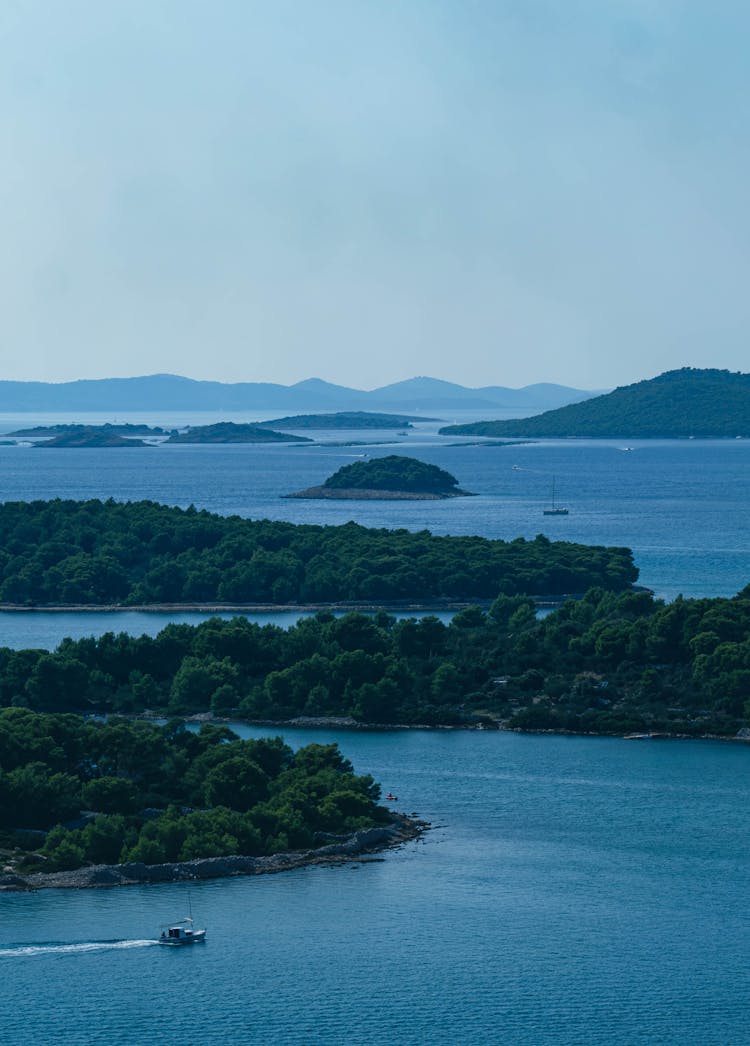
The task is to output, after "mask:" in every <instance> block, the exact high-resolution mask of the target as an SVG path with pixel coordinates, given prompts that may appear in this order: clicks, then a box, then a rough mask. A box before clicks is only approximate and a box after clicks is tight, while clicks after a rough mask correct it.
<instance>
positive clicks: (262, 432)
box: [165, 421, 311, 443]
mask: <svg viewBox="0 0 750 1046" xmlns="http://www.w3.org/2000/svg"><path fill="white" fill-rule="evenodd" d="M165 442H166V443H310V442H311V441H310V440H309V439H308V438H307V436H290V435H289V433H288V432H275V431H274V430H273V429H266V428H261V426H260V425H236V424H235V423H234V422H232V421H221V422H219V423H218V424H217V425H194V426H192V427H191V428H189V429H188V430H187V432H173V433H172V435H171V436H170V437H169V439H168V440H165Z"/></svg>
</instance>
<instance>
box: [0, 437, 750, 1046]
mask: <svg viewBox="0 0 750 1046" xmlns="http://www.w3.org/2000/svg"><path fill="white" fill-rule="evenodd" d="M26 420H27V423H28V424H31V423H32V421H31V419H26ZM37 420H41V419H34V421H35V422H36V421H37ZM50 420H51V419H50ZM55 420H58V419H55ZM65 420H79V419H65ZM101 420H105V419H101ZM129 420H135V419H129ZM143 420H149V421H151V422H158V421H160V420H162V421H163V420H166V419H159V418H148V419H143ZM184 420H194V419H184ZM450 420H453V419H450ZM180 423H183V422H182V421H181V422H180ZM0 428H2V425H0ZM434 428H435V427H434V426H433V427H432V428H430V426H429V425H421V426H419V427H418V430H417V431H416V432H412V433H410V434H409V436H407V437H404V438H403V445H402V446H399V447H398V451H399V453H414V454H417V455H418V456H419V457H420V458H422V459H423V460H426V461H431V462H433V463H435V464H437V465H440V466H441V467H443V468H448V469H449V470H450V471H451V472H453V473H454V474H455V475H456V476H457V477H458V478H459V482H460V484H461V485H462V486H464V487H465V488H467V489H469V490H474V491H476V492H477V493H478V495H479V496H478V497H475V498H467V499H463V500H455V501H448V502H402V503H393V502H332V503H321V502H307V501H287V500H283V499H282V497H281V495H282V494H284V493H288V492H289V491H292V490H296V489H300V488H302V487H306V486H310V485H312V484H314V483H317V482H320V481H321V480H322V479H323V478H325V476H327V475H328V474H329V473H330V472H331V471H333V470H334V469H335V468H337V467H339V466H340V465H341V464H345V463H347V462H349V461H352V460H356V458H355V455H357V454H359V453H368V454H370V455H373V456H374V455H375V454H381V453H391V452H393V448H391V447H375V446H373V447H372V448H370V449H369V450H368V449H365V448H343V447H331V446H328V447H326V446H305V447H290V446H278V447H259V446H255V447H253V446H244V447H188V446H174V447H161V448H155V449H154V450H153V451H151V450H148V451H145V450H144V451H136V450H124V451H119V450H108V451H94V450H91V451H84V450H70V451H63V450H60V451H42V450H34V449H31V448H22V447H0V491H1V492H2V497H3V498H4V499H8V500H10V499H17V498H23V499H27V498H49V497H78V498H84V497H109V496H112V497H115V498H120V499H125V498H129V499H132V498H143V497H146V498H152V499H154V500H156V501H162V502H166V503H168V504H176V505H188V504H191V503H193V504H195V505H196V506H198V507H201V508H208V509H211V510H213V511H217V512H223V513H229V512H237V513H240V514H241V515H245V516H254V517H260V516H267V517H270V518H277V519H289V520H292V521H295V522H316V523H317V522H330V523H337V522H344V521H346V520H348V519H356V520H357V521H358V522H361V523H363V524H367V525H374V526H388V527H392V526H404V527H408V528H409V529H419V528H421V527H427V528H429V529H431V530H433V531H435V532H437V533H456V534H458V533H465V534H469V533H479V534H484V535H486V536H488V537H502V538H513V537H516V536H518V535H523V536H526V537H533V536H534V535H535V534H537V533H539V532H543V533H546V534H548V536H550V537H551V538H557V537H567V538H570V539H571V540H575V541H583V542H587V543H590V542H593V543H600V544H616V545H628V546H630V547H632V548H633V549H634V551H635V557H636V562H637V563H638V565H639V566H640V567H641V581H642V582H643V583H644V584H646V585H650V586H651V587H653V588H654V589H655V590H656V591H657V593H658V594H659V595H661V596H664V597H666V598H673V597H674V596H675V595H676V594H677V593H678V592H683V593H685V594H686V595H694V596H702V595H717V594H723V595H731V594H733V593H734V592H736V591H737V590H738V589H739V588H741V587H743V586H744V585H745V584H747V583H748V581H749V580H750V569H748V568H749V566H750V564H749V563H748V544H749V542H748V537H749V534H748V513H747V505H748V493H750V490H749V479H748V464H749V463H750V460H749V459H748V454H749V453H750V448H749V446H748V443H747V442H745V441H723V442H702V441H697V440H695V441H689V442H659V441H649V442H639V443H633V444H632V445H630V446H632V449H625V448H626V446H627V444H626V443H625V441H622V442H616V441H605V442H593V441H569V442H560V443H552V442H550V443H536V444H529V445H524V446H517V447H505V448H499V447H496V448H492V447H481V448H480V447H470V446H448V445H446V441H445V440H442V439H440V438H439V437H437V436H436V435H435V432H434ZM380 435H382V434H380ZM348 436H351V438H357V439H361V438H363V437H362V433H351V434H341V433H337V434H336V439H337V440H339V439H344V438H347V437H348ZM373 438H376V437H373ZM552 475H554V476H555V477H556V484H557V491H558V496H559V498H560V500H561V501H562V502H563V503H564V504H566V505H568V507H569V508H570V515H569V516H567V517H545V516H543V515H542V508H543V506H544V504H545V502H546V501H547V500H548V498H549V492H550V486H551V478H552ZM122 616H123V615H119V614H118V615H113V616H112V617H111V618H109V617H107V618H104V617H103V618H102V621H101V622H98V623H97V622H95V626H96V628H94V627H93V626H92V623H91V622H92V618H86V620H85V621H82V620H81V619H80V617H75V618H72V619H69V618H68V617H67V615H58V616H54V615H43V616H42V617H41V618H37V617H36V615H33V616H32V615H29V616H27V617H24V616H23V615H19V616H17V619H16V621H15V624H14V625H13V626H12V628H15V629H17V631H16V632H15V633H14V636H15V637H16V638H17V640H18V642H17V643H16V642H15V641H14V643H13V645H36V642H38V644H39V645H45V646H46V645H54V642H53V641H56V639H59V638H62V634H65V633H66V631H67V632H72V633H73V634H86V633H85V632H83V631H76V629H79V630H80V629H90V630H92V631H94V630H98V628H99V627H101V628H102V629H103V628H104V627H109V628H113V629H115V630H117V629H119V628H120V627H123V626H122V625H121V624H120V621H119V618H120V617H122ZM146 617H147V619H148V620H147V622H146V621H139V620H137V616H136V615H133V616H132V617H131V616H130V615H127V620H128V621H129V622H130V625H128V626H126V627H128V630H130V631H135V632H140V631H149V630H150V629H151V627H152V626H154V623H155V622H156V621H157V618H156V617H154V616H152V615H146ZM50 618H54V622H53V621H50V620H49V619H50ZM6 620H7V621H10V618H8V619H6ZM34 620H36V621H37V622H38V627H39V629H40V630H41V631H40V633H39V634H38V635H37V641H36V642H28V643H27V642H25V641H24V638H25V637H24V634H23V633H24V629H26V630H27V638H28V639H29V640H31V639H32V632H33V629H34V628H36V627H37V626H36V625H32V622H33V621H34ZM108 621H109V622H111V624H110V625H107V622H108ZM24 622H25V624H24ZM2 624H3V622H2V619H0V628H1V627H2ZM12 628H11V626H10V625H6V632H5V637H6V640H7V637H8V633H9V631H12ZM42 633H43V636H44V640H43V641H42V639H41V638H40V636H41V634H42ZM0 642H2V636H0ZM238 729H239V730H240V732H242V733H243V734H244V735H249V734H250V733H252V734H254V735H256V736H257V735H263V734H268V733H269V731H263V730H252V731H251V730H250V728H247V727H240V728H238ZM286 738H287V740H288V741H289V742H290V743H293V744H295V745H296V744H303V743H307V742H308V741H310V740H315V741H318V742H327V741H330V740H337V741H339V743H340V744H341V746H342V749H343V751H344V752H345V754H346V755H347V756H348V757H349V758H351V759H352V761H353V762H354V764H355V766H356V767H357V769H358V770H360V771H362V772H370V773H372V774H373V775H374V776H375V778H376V779H377V780H379V781H380V782H381V783H382V785H383V788H384V790H387V789H392V790H393V791H394V792H395V794H397V795H398V796H399V804H398V805H399V807H400V808H401V809H403V810H405V811H407V812H410V811H417V812H418V813H419V814H420V815H421V816H422V817H424V818H427V819H428V820H431V821H432V822H433V823H434V825H435V827H434V828H433V830H432V831H431V832H430V833H428V834H427V835H426V836H425V837H424V839H423V840H422V841H420V842H415V843H410V844H408V845H407V846H405V847H403V848H402V849H401V850H399V851H395V852H391V853H389V854H387V855H385V857H384V859H383V860H377V861H372V862H371V861H367V862H363V863H360V862H351V863H348V864H346V865H344V866H342V867H337V868H321V867H315V868H308V869H305V870H301V871H295V872H291V873H285V874H282V875H275V876H263V877H258V878H251V879H235V880H223V881H216V882H211V883H201V884H196V885H195V886H194V887H193V889H192V904H193V908H194V912H195V915H196V917H197V918H198V920H199V921H201V922H204V923H205V924H206V925H207V927H208V931H209V941H208V943H207V944H206V945H205V946H202V947H196V948H193V949H189V950H187V951H182V950H176V951H171V950H168V949H160V948H158V947H157V946H155V945H154V944H153V939H154V936H155V935H156V934H157V933H158V927H159V924H161V923H162V922H164V921H165V920H169V919H171V918H175V917H180V916H182V915H184V914H185V907H186V903H187V899H186V892H185V888H184V887H183V886H179V885H166V886H158V887H148V888H146V887H143V888H141V887H133V888H127V889H121V890H113V891H108V890H101V891H83V892H63V891H42V892H40V893H37V894H28V895H27V894H0V984H1V985H2V1000H3V1015H2V1019H0V1043H3V1044H6V1043H7V1044H13V1046H15V1044H16V1043H30V1044H32V1046H36V1044H40V1046H42V1044H47V1043H57V1042H66V1043H75V1044H78V1043H107V1044H108V1046H110V1044H120V1043H122V1044H131V1043H134V1044H135V1043H138V1044H139V1043H143V1042H150V1041H159V1042H163V1043H166V1044H170V1046H171V1044H173V1043H174V1044H177V1043H180V1044H182V1043H184V1042H186V1041H188V1042H192V1041H196V1042H197V1041H200V1042H205V1043H225V1042H231V1043H235V1042H236V1043H264V1044H265V1043H269V1044H276V1043H278V1044H285V1043H299V1044H303V1043H304V1044H307V1043H324V1044H328V1043H331V1044H338V1043H346V1044H354V1046H357V1044H363V1046H364V1044H367V1046H369V1044H380V1043H390V1042H399V1043H404V1044H406V1046H411V1044H415V1046H416V1044H422V1043H437V1044H442V1043H446V1044H448V1043H460V1044H464V1043H466V1044H485V1043H511V1044H519V1046H546V1044H548V1043H549V1044H565V1046H567V1044H570V1046H574V1044H576V1046H578V1044H582V1046H585V1044H597V1046H599V1044H602V1046H605V1044H606V1046H609V1044H615V1046H620V1044H622V1046H629V1044H633V1043H663V1044H672V1043H674V1044H689V1046H693V1044H694V1046H713V1044H716V1046H720V1044H721V1046H724V1044H730V1043H731V1044H734V1043H744V1042H748V1041H750V1034H748V1031H747V1021H746V1008H747V1004H748V995H749V993H750V973H749V972H748V962H747V944H746V941H747V936H748V916H747V914H746V911H745V909H746V903H745V901H746V898H747V896H748V890H749V888H750V854H749V853H748V849H747V836H748V813H747V811H748V808H749V806H750V803H749V800H750V753H748V751H747V749H746V748H745V747H744V746H741V745H730V744H720V743H711V742H697V741H689V742H687V741H686V742H632V741H622V740H615V739H595V738H559V737H534V736H523V735H515V734H502V733H462V732H453V731H395V732H382V733H381V732H373V733H347V732H335V731H329V730H320V731H300V730H289V731H286Z"/></svg>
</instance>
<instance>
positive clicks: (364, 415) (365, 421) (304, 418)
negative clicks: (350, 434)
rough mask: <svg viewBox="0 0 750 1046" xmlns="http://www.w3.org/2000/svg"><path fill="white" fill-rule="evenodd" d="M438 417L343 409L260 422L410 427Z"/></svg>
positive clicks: (314, 426)
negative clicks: (415, 422) (330, 412)
mask: <svg viewBox="0 0 750 1046" xmlns="http://www.w3.org/2000/svg"><path fill="white" fill-rule="evenodd" d="M437 420H438V419H437V418H425V417H423V416H420V417H416V416H415V415H413V414H374V413H372V412H370V411H364V410H341V411H338V412H337V413H335V414H293V415H290V416H289V417H287V418H274V419H273V420H272V421H261V422H258V424H259V425H262V426H264V427H265V426H269V427H270V426H273V427H275V426H277V425H283V426H284V427H285V428H290V429H410V428H413V425H412V422H414V421H437Z"/></svg>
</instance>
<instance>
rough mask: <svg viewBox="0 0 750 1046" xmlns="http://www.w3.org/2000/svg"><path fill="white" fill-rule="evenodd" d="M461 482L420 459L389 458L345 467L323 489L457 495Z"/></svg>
mask: <svg viewBox="0 0 750 1046" xmlns="http://www.w3.org/2000/svg"><path fill="white" fill-rule="evenodd" d="M457 484H458V480H457V479H456V477H455V476H452V475H451V474H450V472H446V471H445V469H441V468H438V467H437V465H429V464H427V462H425V461H417V459H416V458H409V457H405V456H404V455H401V454H388V455H386V456H385V457H383V458H373V459H372V460H371V461H355V462H354V463H353V464H351V465H343V466H342V467H341V468H340V469H339V470H338V471H337V472H334V474H333V475H332V476H329V477H328V479H327V480H326V481H325V483H324V484H323V486H325V487H331V488H333V489H334V490H399V491H408V492H409V493H412V494H457V493H459V491H458V490H457Z"/></svg>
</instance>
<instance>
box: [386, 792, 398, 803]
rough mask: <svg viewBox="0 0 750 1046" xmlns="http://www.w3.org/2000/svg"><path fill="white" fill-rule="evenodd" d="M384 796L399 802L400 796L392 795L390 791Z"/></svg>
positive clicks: (391, 800)
mask: <svg viewBox="0 0 750 1046" xmlns="http://www.w3.org/2000/svg"><path fill="white" fill-rule="evenodd" d="M384 798H385V799H388V800H390V802H392V803H397V802H398V796H397V795H391V793H390V792H389V793H388V795H386V796H384Z"/></svg>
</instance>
